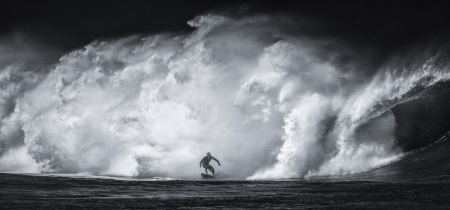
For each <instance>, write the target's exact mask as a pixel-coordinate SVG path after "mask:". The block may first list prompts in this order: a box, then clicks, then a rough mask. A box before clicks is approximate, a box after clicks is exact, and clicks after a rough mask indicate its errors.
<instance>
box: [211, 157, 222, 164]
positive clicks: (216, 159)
mask: <svg viewBox="0 0 450 210" xmlns="http://www.w3.org/2000/svg"><path fill="white" fill-rule="evenodd" d="M211 159H213V160H215V161H216V162H217V164H219V166H220V163H219V160H217V159H216V158H215V157H213V156H211Z"/></svg>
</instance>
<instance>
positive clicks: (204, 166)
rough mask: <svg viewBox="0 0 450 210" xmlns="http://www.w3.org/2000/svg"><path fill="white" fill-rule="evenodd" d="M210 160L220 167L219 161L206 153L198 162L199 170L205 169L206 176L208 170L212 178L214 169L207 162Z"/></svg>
mask: <svg viewBox="0 0 450 210" xmlns="http://www.w3.org/2000/svg"><path fill="white" fill-rule="evenodd" d="M211 160H215V161H216V162H217V163H218V164H219V166H220V163H219V161H218V160H217V159H216V158H214V157H213V156H211V153H209V152H208V153H206V156H205V157H204V158H203V159H202V160H201V161H200V168H201V167H202V166H203V168H205V172H206V174H208V170H210V171H211V172H212V174H213V176H214V168H213V167H212V166H211V165H209V162H210V161H211Z"/></svg>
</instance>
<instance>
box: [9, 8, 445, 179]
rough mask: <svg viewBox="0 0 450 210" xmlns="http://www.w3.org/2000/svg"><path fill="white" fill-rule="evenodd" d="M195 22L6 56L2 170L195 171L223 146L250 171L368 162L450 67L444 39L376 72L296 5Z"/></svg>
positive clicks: (237, 169) (393, 140) (275, 174)
mask: <svg viewBox="0 0 450 210" xmlns="http://www.w3.org/2000/svg"><path fill="white" fill-rule="evenodd" d="M281 23H282V24H281ZM188 24H190V25H191V26H192V27H195V28H196V30H195V31H194V32H193V33H191V34H187V35H180V34H170V33H163V34H156V35H153V36H148V37H142V36H132V37H127V38H123V39H119V40H107V41H95V42H93V43H91V44H89V45H87V46H86V47H85V48H83V49H80V50H75V51H73V52H71V53H68V54H66V55H64V56H63V57H61V58H60V61H59V62H58V63H56V64H54V65H51V66H48V65H38V66H40V67H39V68H37V67H36V65H34V63H32V62H31V64H33V65H24V62H25V63H27V61H28V60H30V59H28V60H27V59H23V58H22V59H20V62H19V59H16V60H14V59H10V60H7V61H2V62H1V63H0V64H1V66H0V67H1V68H2V69H1V72H0V82H1V85H2V93H1V95H0V117H1V122H0V126H1V127H0V128H1V132H0V171H3V172H32V173H83V174H86V173H87V174H94V175H114V176H141V177H176V178H192V177H197V176H198V168H197V166H198V162H199V160H200V159H201V158H202V156H203V154H205V153H206V152H207V151H210V152H211V153H212V154H213V156H215V157H217V158H218V159H219V160H220V161H221V162H222V163H223V164H222V166H220V167H216V170H217V171H220V173H222V174H228V175H229V176H232V177H233V178H237V179H241V178H247V179H268V178H291V177H305V176H317V175H342V174H352V173H359V172H364V171H368V170H371V169H373V168H376V167H379V166H382V165H385V164H387V163H390V162H392V161H394V160H396V159H398V158H399V157H401V156H402V154H403V153H404V152H405V148H406V147H403V146H404V145H405V144H399V143H398V140H397V137H396V133H397V134H398V131H396V124H397V123H398V122H396V116H395V114H394V112H393V111H392V110H393V108H394V107H396V106H397V105H399V104H404V103H407V102H408V101H410V100H414V99H416V98H418V97H420V96H421V95H420V94H422V93H423V91H422V92H421V91H417V89H418V88H419V87H420V88H421V90H425V89H427V88H428V87H431V86H433V85H435V84H436V83H438V82H442V81H446V80H448V77H449V74H448V73H447V72H448V65H447V64H443V63H442V56H441V55H440V54H439V53H428V54H426V53H425V55H422V56H421V57H420V59H416V58H402V57H401V56H400V57H395V58H393V59H392V60H390V61H389V62H387V63H386V64H384V65H383V66H382V67H380V68H379V69H376V71H375V73H368V72H369V71H365V70H364V68H366V67H367V66H368V64H367V63H364V62H363V61H360V60H359V59H362V58H363V57H364V56H369V55H370V54H363V55H361V53H359V52H356V51H355V50H353V49H351V48H350V47H348V46H346V45H345V43H343V42H339V41H330V40H327V39H326V38H314V37H311V36H309V35H307V34H304V33H302V30H303V28H301V26H299V25H298V24H299V23H298V22H296V21H293V20H292V19H290V18H288V17H271V16H253V17H247V18H239V19H235V18H230V17H224V16H218V15H206V16H200V17H198V18H196V19H194V20H192V21H189V22H188ZM300 25H301V24H300ZM0 44H2V43H0ZM4 49H6V50H10V51H11V50H14V49H15V48H14V47H9V48H8V47H3V48H0V50H4ZM35 54H39V52H36V53H35ZM362 60H363V59H362ZM404 60H409V62H406V63H407V64H405V62H404ZM28 64H29V63H28ZM367 68H368V67H367ZM371 72H373V71H371ZM394 111H395V110H394ZM397 121H398V119H397Z"/></svg>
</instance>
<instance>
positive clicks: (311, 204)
mask: <svg viewBox="0 0 450 210" xmlns="http://www.w3.org/2000/svg"><path fill="white" fill-rule="evenodd" d="M0 187H1V189H0V206H1V208H2V209H35V208H39V209H69V208H88V209H151V208H282V209H285V208H295V209H321V208H324V209H330V208H333V209H348V208H362V209H411V208H414V209H448V208H450V184H449V182H448V180H447V179H442V180H435V181H433V182H403V183H402V182H368V181H349V180H336V179H313V180H289V181H180V180H172V181H145V180H117V179H104V178H77V177H60V176H33V175H20V174H0Z"/></svg>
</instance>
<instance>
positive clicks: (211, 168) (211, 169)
mask: <svg viewBox="0 0 450 210" xmlns="http://www.w3.org/2000/svg"><path fill="white" fill-rule="evenodd" d="M208 169H209V170H210V171H211V172H212V173H213V176H214V168H213V167H212V166H211V165H209V167H208Z"/></svg>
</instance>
